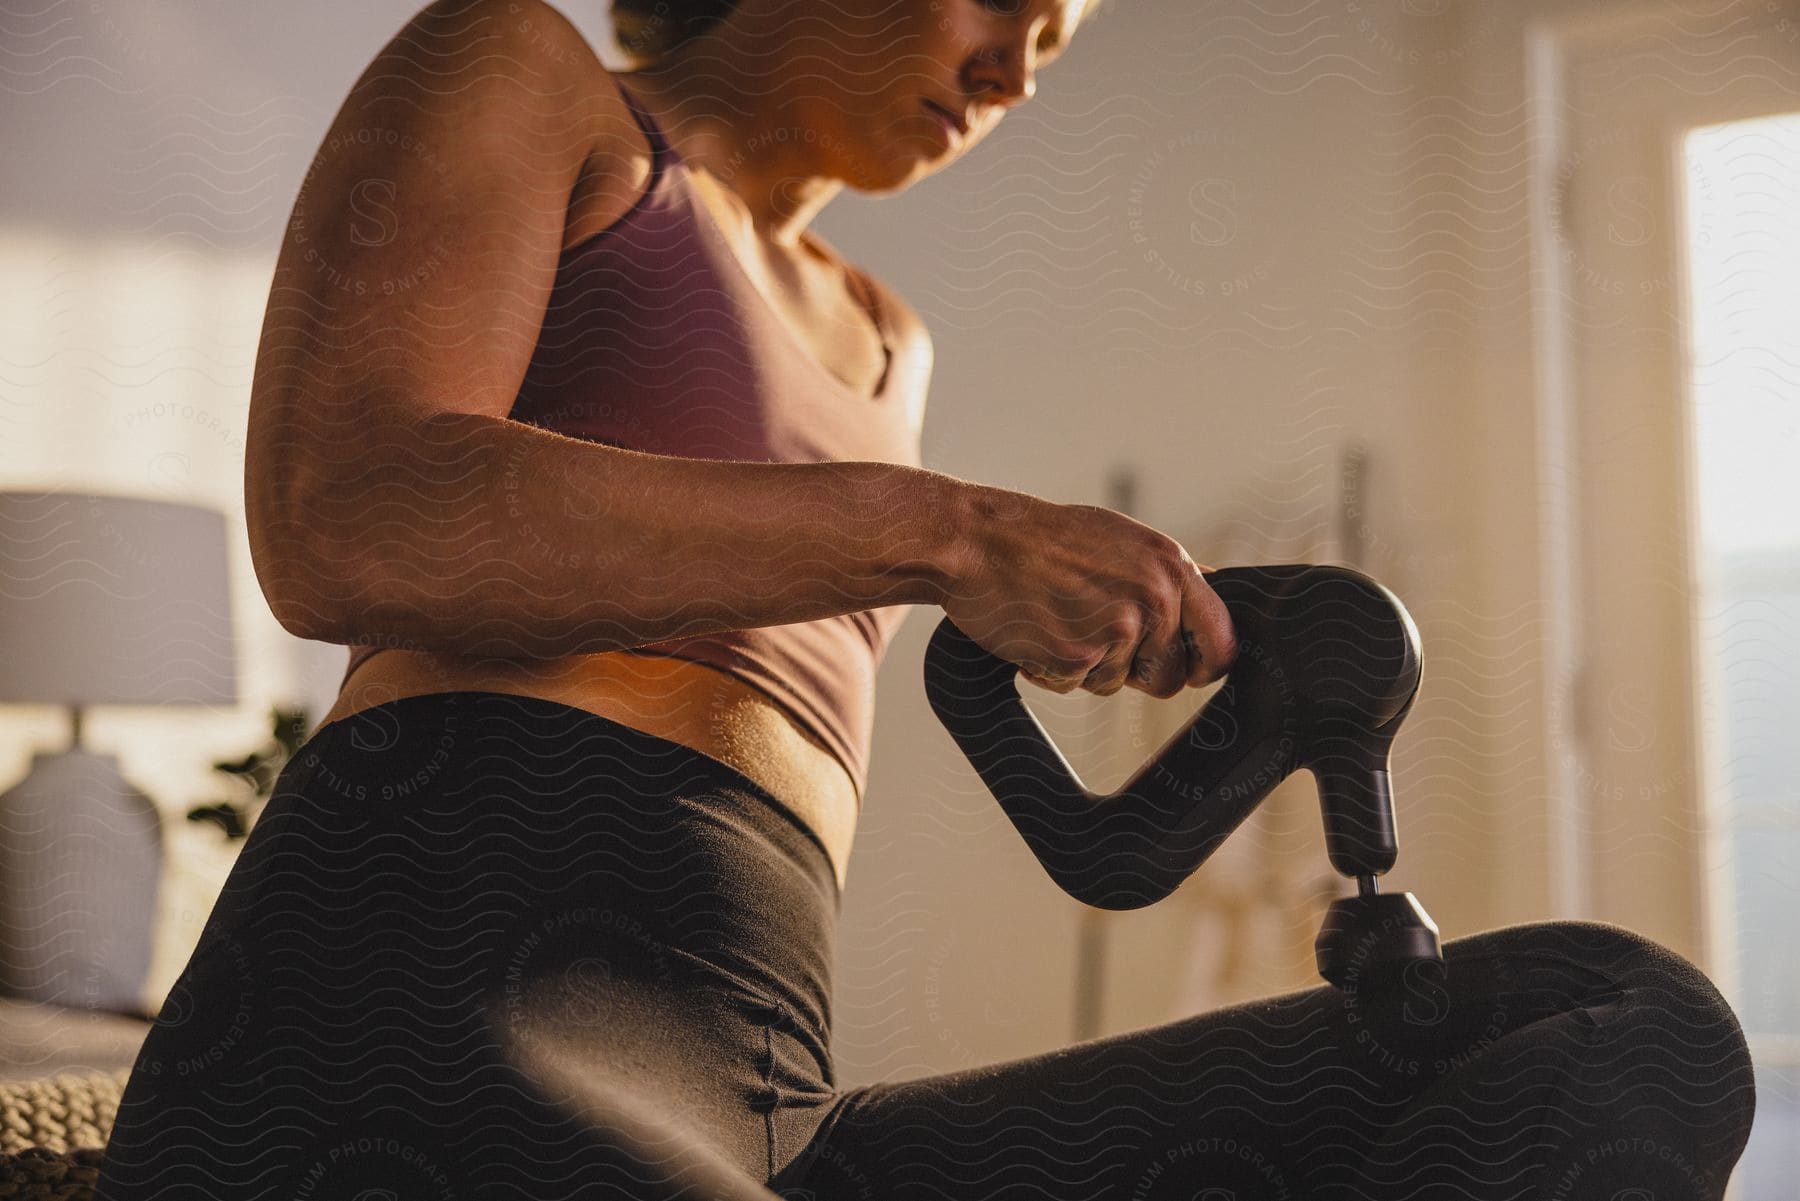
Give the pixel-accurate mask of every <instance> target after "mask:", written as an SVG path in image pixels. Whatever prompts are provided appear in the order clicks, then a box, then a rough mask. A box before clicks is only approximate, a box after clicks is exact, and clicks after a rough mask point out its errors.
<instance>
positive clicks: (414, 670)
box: [321, 649, 861, 889]
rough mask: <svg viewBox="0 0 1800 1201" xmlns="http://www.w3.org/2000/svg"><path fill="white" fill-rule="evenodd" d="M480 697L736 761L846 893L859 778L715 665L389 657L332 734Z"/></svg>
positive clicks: (354, 682)
mask: <svg viewBox="0 0 1800 1201" xmlns="http://www.w3.org/2000/svg"><path fill="white" fill-rule="evenodd" d="M473 691H481V692H502V693H509V694H512V695H518V696H531V697H537V698H540V699H543V700H548V701H555V702H557V703H560V704H565V705H569V706H572V707H574V708H577V709H582V710H585V711H586V712H589V713H594V714H597V715H599V716H601V717H605V718H608V719H610V720H612V721H616V722H618V723H620V724H621V725H626V726H630V727H632V728H634V729H637V730H640V731H642V732H644V733H646V734H650V735H653V736H655V737H658V738H663V739H666V740H668V741H670V742H675V743H679V744H681V745H683V746H686V747H688V748H690V749H692V750H695V751H698V752H699V753H701V754H703V755H706V756H707V757H709V758H711V759H714V760H717V761H718V762H720V763H723V764H725V765H726V766H728V767H730V768H732V769H734V770H735V771H737V772H739V773H741V774H742V775H743V776H745V777H747V778H748V779H749V780H750V781H752V782H753V783H754V784H756V785H757V786H758V787H759V788H761V789H763V790H764V791H765V792H767V793H768V794H769V795H770V796H771V797H773V798H774V799H775V800H776V801H778V802H779V803H780V804H781V805H783V806H785V807H786V809H787V810H788V812H789V813H790V814H791V815H792V816H793V817H794V818H795V819H797V820H798V821H799V822H800V824H801V825H802V826H803V827H804V828H805V830H806V831H807V832H808V833H809V834H811V835H812V836H813V837H814V838H815V839H817V840H818V841H819V843H821V844H822V846H823V847H824V849H825V851H826V854H827V857H828V858H829V859H830V861H831V865H832V870H833V873H834V874H835V875H836V877H837V883H838V887H839V888H840V889H841V888H842V887H843V883H844V866H845V864H846V863H847V861H848V860H849V857H850V848H851V844H852V843H853V842H854V840H855V834H856V819H857V815H858V813H859V811H860V805H861V802H860V798H859V797H858V795H857V789H856V784H855V781H854V779H853V777H852V776H851V774H850V772H849V770H848V769H847V768H846V767H845V766H844V764H843V763H842V762H840V761H839V759H838V757H837V755H836V754H834V753H833V752H832V751H831V750H830V749H828V748H827V747H826V746H825V745H824V744H823V743H822V742H820V741H819V740H818V739H817V738H816V736H814V735H813V734H812V733H811V732H810V731H808V730H806V729H804V728H803V727H802V726H801V725H800V724H799V723H798V722H797V721H795V719H794V718H793V717H792V716H791V715H790V714H789V713H788V712H787V711H786V710H785V709H784V708H782V706H781V705H780V704H778V703H777V702H776V701H775V700H774V699H773V698H772V697H770V696H768V695H767V694H765V693H763V692H761V691H759V690H758V689H756V688H755V687H753V686H751V685H749V684H746V683H745V682H743V681H742V680H739V679H737V678H736V677H734V676H732V675H730V674H728V673H726V672H724V671H721V670H719V669H718V668H715V667H713V666H711V665H709V664H705V663H697V662H694V661H692V660H687V659H678V658H675V657H673V656H668V655H658V654H643V653H635V652H630V651H613V652H606V653H601V654H591V655H573V656H569V657H566V658H562V659H537V660H475V659H469V658H464V657H460V656H451V655H439V654H435V653H432V652H426V651H415V650H407V649H388V650H383V651H381V652H379V653H377V654H374V655H371V656H370V657H369V658H367V659H365V660H363V661H362V662H361V663H360V664H358V665H357V668H356V670H355V671H354V672H353V673H352V674H351V675H350V677H349V678H348V679H346V680H345V681H344V685H343V688H342V689H341V691H340V693H339V696H338V699H337V702H336V703H335V704H334V705H333V706H332V708H331V711H330V712H329V713H327V714H326V716H325V718H324V719H323V721H322V722H321V725H324V724H327V723H330V722H332V721H335V720H337V719H339V718H342V717H346V716H349V715H350V714H351V713H355V712H359V711H361V710H363V709H366V708H369V707H371V706H374V705H379V704H383V703H386V702H389V701H394V700H399V699H401V698H403V697H409V696H419V695H426V694H430V693H437V692H473Z"/></svg>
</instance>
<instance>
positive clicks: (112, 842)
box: [0, 492, 237, 1016]
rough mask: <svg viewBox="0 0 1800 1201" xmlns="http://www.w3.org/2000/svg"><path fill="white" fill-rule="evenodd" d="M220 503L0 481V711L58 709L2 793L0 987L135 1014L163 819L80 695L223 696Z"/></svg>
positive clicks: (230, 670)
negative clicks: (54, 743)
mask: <svg viewBox="0 0 1800 1201" xmlns="http://www.w3.org/2000/svg"><path fill="white" fill-rule="evenodd" d="M232 648H233V636H232V624H231V603H230V591H229V586H228V580H227V574H226V542H225V518H224V514H222V513H220V512H218V511H216V510H213V509H208V508H204V507H200V506H196V505H188V504H178V503H173V502H169V501H161V500H144V499H138V498H133V497H122V496H100V495H91V494H86V493H75V492H0V704H31V705H44V704H59V705H67V706H68V707H69V710H70V718H71V725H72V727H73V734H72V737H71V738H70V742H69V748H68V749H67V750H61V751H40V752H37V753H36V754H34V755H33V757H32V760H31V768H30V771H29V773H28V774H27V775H26V777H25V778H24V780H22V781H20V782H19V783H18V784H17V785H15V786H14V787H13V788H12V789H11V790H10V791H8V792H7V793H5V794H4V795H0V992H4V993H7V994H10V995H12V996H15V997H22V998H25V999H28V1000H35V1001H45V1002H51V1003H55V1004H60V1005H68V1006H78V1007H81V1008H86V1009H96V1010H107V1011H110V1012H116V1013H133V1014H138V1015H139V1016H148V1015H147V1014H145V1013H144V1012H143V1011H144V1004H143V1000H142V995H141V994H142V990H143V988H144V985H145V979H146V976H147V974H148V972H149V968H150V959H151V953H152V950H153V943H154V938H155V928H154V924H155V913H156V905H155V901H156V891H157V887H158V884H159V882H160V879H161V875H162V857H163V845H162V825H161V822H160V820H159V818H158V816H157V811H156V808H155V806H154V804H153V803H152V802H151V800H150V798H149V797H147V796H145V795H144V794H143V793H142V792H141V791H139V790H138V789H137V788H135V787H133V786H132V784H131V783H130V782H129V781H127V780H126V779H125V777H124V776H123V775H122V774H121V773H120V771H119V764H118V760H117V758H116V757H115V756H113V755H106V754H98V753H95V752H93V751H89V750H86V749H85V748H83V747H82V745H81V717H82V710H83V708H84V707H85V706H88V705H233V704H236V703H237V680H236V664H235V658H234V655H233V649H232Z"/></svg>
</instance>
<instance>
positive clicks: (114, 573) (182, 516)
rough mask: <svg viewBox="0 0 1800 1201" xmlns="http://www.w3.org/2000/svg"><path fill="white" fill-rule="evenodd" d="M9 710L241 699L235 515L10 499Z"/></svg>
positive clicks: (1, 586)
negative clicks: (232, 536)
mask: <svg viewBox="0 0 1800 1201" xmlns="http://www.w3.org/2000/svg"><path fill="white" fill-rule="evenodd" d="M0 703H5V704H64V705H77V706H81V705H209V704H218V705H231V704H236V703H237V672H236V660H235V656H234V654H233V637H232V622H231V594H230V590H229V586H228V583H227V577H226V542H225V517H224V514H222V513H220V512H218V511H217V510H214V509H208V508H204V507H201V506H197V505H187V504H178V503H173V502H170V501H161V500H141V499H137V498H131V497H119V496H97V495H91V494H85V493H73V492H5V493H0Z"/></svg>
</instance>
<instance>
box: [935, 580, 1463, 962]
mask: <svg viewBox="0 0 1800 1201" xmlns="http://www.w3.org/2000/svg"><path fill="white" fill-rule="evenodd" d="M1203 578H1204V579H1205V580H1206V582H1207V584H1208V585H1210V586H1211V588H1212V589H1213V591H1214V592H1215V593H1217V594H1218V597H1219V599H1220V600H1221V601H1223V602H1224V604H1225V607H1226V610H1227V611H1228V612H1229V613H1230V615H1231V620H1232V624H1233V626H1234V627H1235V629H1236V633H1237V640H1238V657H1237V660H1236V662H1235V663H1234V664H1233V665H1232V667H1231V670H1230V671H1229V672H1228V673H1227V674H1226V676H1225V677H1224V679H1223V680H1222V681H1221V682H1220V685H1219V690H1218V691H1217V692H1216V693H1214V694H1213V695H1212V696H1211V697H1209V698H1208V699H1207V702H1206V703H1205V704H1204V705H1203V706H1201V708H1200V710H1199V712H1198V713H1196V714H1195V716H1194V717H1193V719H1192V720H1191V721H1189V722H1188V723H1187V725H1186V726H1184V727H1183V728H1182V729H1181V730H1179V731H1178V732H1176V734H1175V735H1174V736H1172V737H1171V738H1170V739H1169V740H1168V741H1167V742H1165V743H1164V744H1163V746H1162V747H1161V749H1159V750H1158V751H1157V752H1156V753H1155V754H1154V755H1152V756H1151V758H1150V760H1149V762H1147V763H1145V764H1144V765H1143V767H1141V768H1140V769H1139V770H1138V771H1137V772H1136V773H1135V774H1133V775H1132V777H1131V778H1130V779H1129V780H1127V781H1126V782H1125V784H1124V785H1123V786H1122V787H1121V788H1120V789H1119V790H1118V791H1116V792H1114V793H1112V794H1111V795H1099V794H1096V793H1093V792H1090V791H1088V789H1087V788H1086V787H1084V786H1083V785H1082V782H1081V780H1080V778H1079V777H1078V776H1077V775H1076V774H1075V771H1074V769H1073V768H1071V767H1070V766H1069V763H1068V761H1067V760H1066V759H1064V758H1063V756H1062V753H1061V752H1060V751H1059V750H1058V749H1057V747H1056V745H1055V743H1053V742H1052V741H1051V740H1050V737H1049V735H1048V734H1046V733H1045V732H1044V728H1043V726H1042V725H1041V724H1039V722H1038V720H1037V718H1036V717H1034V716H1033V715H1032V714H1031V712H1030V711H1029V710H1028V709H1026V707H1025V703H1024V701H1023V700H1022V699H1021V698H1020V696H1019V691H1018V688H1017V686H1016V677H1017V675H1018V670H1019V669H1018V667H1017V665H1016V664H1013V663H1011V662H1009V661H1008V660H1005V659H1002V658H999V657H998V656H995V655H991V654H989V653H988V652H987V651H985V650H983V649H982V648H981V647H980V646H979V645H978V644H977V643H976V642H975V641H974V640H973V639H971V638H969V636H968V635H966V634H964V633H963V632H962V631H961V630H960V629H958V628H957V627H956V625H955V623H954V622H952V621H951V620H950V619H949V618H948V617H946V618H945V619H944V620H943V621H942V622H941V623H940V624H939V625H938V628H937V630H936V632H935V633H934V634H933V635H932V638H931V643H930V645H929V646H928V647H927V649H926V652H925V694H926V697H927V699H928V700H929V701H930V703H931V707H932V709H933V710H934V711H935V712H936V713H937V716H938V720H939V721H941V722H943V724H944V726H945V728H946V729H948V730H949V732H950V734H951V736H952V737H953V738H954V739H955V740H956V742H957V745H958V746H959V747H961V749H962V752H963V754H964V755H966V756H967V757H968V759H969V762H970V763H971V764H972V765H973V766H974V768H975V770H976V772H977V774H978V775H980V777H981V780H982V782H983V783H984V784H986V785H987V788H988V790H989V791H990V792H991V793H993V795H994V798H995V799H996V800H997V801H999V802H1000V806H1001V808H1003V809H1004V810H1005V811H1006V814H1007V816H1008V817H1009V818H1011V819H1012V823H1013V826H1014V828H1015V829H1017V830H1018V831H1019V833H1020V834H1021V835H1023V836H1024V839H1025V844H1026V845H1027V846H1029V847H1030V848H1031V851H1032V853H1033V854H1034V855H1036V856H1037V860H1038V862H1039V863H1040V864H1042V865H1043V867H1044V870H1045V871H1046V872H1048V873H1049V874H1050V878H1051V879H1052V880H1054V881H1055V882H1056V883H1057V884H1058V885H1059V886H1060V887H1061V888H1062V889H1063V891H1064V892H1067V893H1068V894H1069V895H1070V896H1072V897H1074V898H1075V899H1076V900H1078V901H1082V902H1084V903H1086V904H1089V905H1094V906H1097V907H1099V908H1102V909H1138V908H1142V907H1143V906H1146V905H1151V904H1154V903H1156V902H1157V901H1160V900H1162V899H1163V898H1164V897H1166V896H1168V895H1169V894H1170V893H1171V892H1173V891H1174V890H1175V889H1176V888H1177V887H1178V886H1179V885H1180V884H1181V882H1182V881H1183V880H1185V879H1187V878H1188V877H1189V876H1191V875H1192V874H1193V873H1194V872H1195V871H1196V870H1198V869H1199V867H1200V865H1201V864H1202V863H1205V862H1206V859H1207V857H1208V856H1209V855H1211V854H1212V853H1213V852H1214V851H1215V850H1217V849H1218V847H1219V845H1220V844H1221V843H1222V842H1224V841H1225V838H1226V836H1228V835H1229V834H1230V833H1231V832H1232V831H1233V830H1235V829H1237V827H1238V826H1239V825H1240V824H1241V823H1242V822H1243V821H1244V819H1245V818H1246V817H1248V816H1249V815H1250V813H1251V811H1252V810H1254V809H1255V808H1256V806H1257V805H1258V804H1260V803H1261V801H1262V800H1263V798H1264V797H1266V796H1268V795H1269V793H1270V792H1271V791H1273V790H1274V788H1275V786H1276V785H1277V784H1279V783H1281V781H1282V780H1284V779H1286V778H1287V777H1288V776H1289V775H1290V774H1291V773H1292V772H1294V771H1295V770H1296V769H1298V768H1302V767H1304V768H1306V769H1308V770H1309V771H1310V772H1311V773H1312V775H1313V780H1314V782H1315V783H1316V784H1317V785H1318V789H1319V805H1320V808H1321V810H1322V811H1323V814H1324V820H1325V849H1326V854H1327V855H1328V856H1329V858H1330V860H1331V865H1332V867H1333V868H1335V869H1336V870H1337V871H1338V872H1340V873H1341V874H1343V875H1345V876H1349V877H1354V878H1355V879H1356V882H1357V895H1356V896H1350V897H1341V898H1339V899H1338V900H1336V901H1333V902H1332V904H1331V906H1330V908H1329V910H1328V911H1327V913H1326V916H1325V924H1324V926H1323V928H1322V929H1321V930H1320V931H1319V936H1318V939H1317V940H1316V942H1315V943H1314V951H1315V957H1316V959H1317V962H1318V967H1319V974H1320V975H1321V976H1322V977H1324V978H1325V979H1326V980H1327V981H1328V982H1330V983H1332V984H1334V985H1337V986H1338V987H1340V988H1343V987H1346V986H1347V984H1348V982H1351V981H1355V980H1357V979H1359V978H1360V979H1365V980H1375V979H1390V978H1392V977H1393V976H1395V975H1397V974H1398V973H1399V972H1401V971H1403V970H1404V969H1405V968H1406V967H1407V966H1408V965H1411V964H1420V963H1431V964H1436V965H1437V966H1438V967H1439V968H1440V969H1441V966H1442V963H1443V956H1442V952H1441V950H1440V948H1439V943H1438V929H1437V926H1436V924H1435V923H1433V922H1432V920H1431V918H1430V917H1429V916H1428V915H1427V914H1426V912H1425V910H1424V909H1423V908H1422V907H1420V905H1419V903H1418V901H1417V900H1415V899H1414V898H1413V895H1412V894H1411V893H1409V892H1404V893H1381V892H1378V891H1377V889H1376V882H1375V878H1376V877H1377V876H1380V875H1381V874H1383V873H1384V872H1386V871H1387V870H1388V869H1389V868H1391V867H1393V865H1394V855H1395V851H1396V846H1395V841H1394V806H1393V796H1392V794H1391V792H1390V790H1389V785H1388V748H1389V747H1390V746H1391V745H1392V744H1393V741H1394V735H1396V734H1397V733H1399V731H1400V723H1401V722H1402V721H1404V720H1405V718H1406V714H1407V711H1408V710H1410V709H1411V708H1412V703H1413V698H1414V697H1415V696H1416V695H1417V694H1418V691H1419V680H1420V648H1419V631H1418V628H1417V627H1416V626H1414V625H1413V620H1412V616H1411V614H1409V613H1407V611H1406V608H1405V606H1403V605H1402V604H1401V603H1400V601H1399V599H1398V598H1396V597H1395V596H1394V594H1393V593H1391V592H1389V591H1388V590H1387V589H1385V588H1383V587H1382V586H1381V585H1380V584H1377V583H1376V582H1375V581H1374V580H1372V579H1370V578H1369V577H1368V576H1366V575H1363V574H1362V573H1361V572H1358V571H1353V570H1350V569H1349V568H1344V567H1326V566H1315V565H1311V564H1305V563H1296V564H1280V565H1276V566H1266V567H1227V568H1221V569H1220V570H1218V571H1210V572H1206V573H1204V575H1203Z"/></svg>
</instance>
